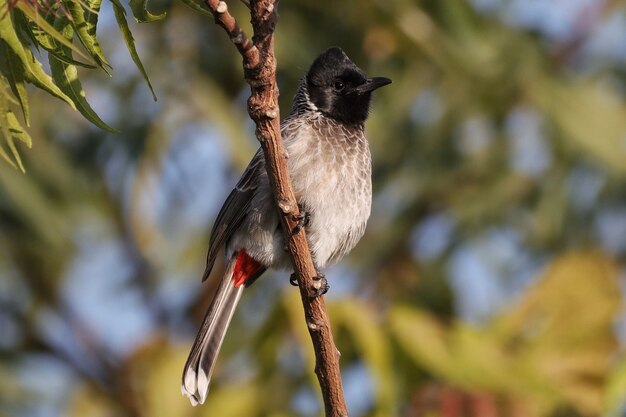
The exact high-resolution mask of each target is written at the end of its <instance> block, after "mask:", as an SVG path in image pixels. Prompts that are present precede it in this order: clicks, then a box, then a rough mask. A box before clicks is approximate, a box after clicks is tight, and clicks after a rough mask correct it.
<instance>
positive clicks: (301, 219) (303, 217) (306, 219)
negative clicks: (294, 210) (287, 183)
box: [291, 204, 311, 235]
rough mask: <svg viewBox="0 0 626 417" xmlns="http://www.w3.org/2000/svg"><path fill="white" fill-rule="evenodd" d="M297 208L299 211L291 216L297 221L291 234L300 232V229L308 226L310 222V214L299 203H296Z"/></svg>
mask: <svg viewBox="0 0 626 417" xmlns="http://www.w3.org/2000/svg"><path fill="white" fill-rule="evenodd" d="M298 209H299V211H300V213H299V214H298V215H297V216H293V219H294V220H295V221H297V222H298V224H296V227H294V228H293V230H292V231H291V234H292V235H296V234H298V233H300V230H302V228H303V227H306V226H308V225H309V223H310V222H311V215H310V214H309V213H308V212H307V211H305V210H304V209H303V208H302V206H301V205H300V204H298Z"/></svg>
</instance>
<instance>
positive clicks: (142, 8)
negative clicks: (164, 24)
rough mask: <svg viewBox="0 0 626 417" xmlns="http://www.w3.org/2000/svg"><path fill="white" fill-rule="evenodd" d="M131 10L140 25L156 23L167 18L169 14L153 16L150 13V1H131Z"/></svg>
mask: <svg viewBox="0 0 626 417" xmlns="http://www.w3.org/2000/svg"><path fill="white" fill-rule="evenodd" d="M129 4H130V9H131V10H132V12H133V16H135V20H136V21H137V22H139V23H146V22H154V21H155V20H161V19H163V18H165V16H166V15H167V13H165V12H163V13H161V14H152V13H150V12H149V11H148V0H130V2H129Z"/></svg>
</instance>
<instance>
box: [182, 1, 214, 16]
mask: <svg viewBox="0 0 626 417" xmlns="http://www.w3.org/2000/svg"><path fill="white" fill-rule="evenodd" d="M183 3H184V4H185V5H187V6H188V7H190V8H192V9H193V10H195V11H196V12H199V13H201V14H203V15H205V16H208V17H213V13H211V12H210V11H209V10H208V9H207V8H206V7H203V6H202V5H201V4H200V3H198V2H197V1H194V0H183Z"/></svg>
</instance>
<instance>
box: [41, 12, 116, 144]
mask: <svg viewBox="0 0 626 417" xmlns="http://www.w3.org/2000/svg"><path fill="white" fill-rule="evenodd" d="M55 28H58V29H61V31H62V33H63V36H65V37H66V38H67V39H72V37H73V36H74V29H73V28H72V25H71V24H70V23H69V22H68V19H67V18H66V17H65V16H59V17H58V18H57V21H56V22H55ZM57 47H58V49H59V50H60V51H61V53H62V54H63V55H66V54H70V55H71V51H70V50H68V49H67V48H65V46H63V45H57ZM48 60H49V62H50V70H51V71H52V77H53V78H54V81H55V82H56V84H57V85H58V86H59V87H60V88H61V90H63V92H64V93H65V94H67V95H68V96H69V97H71V99H72V101H73V102H74V104H75V105H76V109H77V110H78V111H79V112H80V113H81V114H82V115H83V116H85V118H86V119H87V120H89V121H90V122H91V123H93V124H94V125H96V126H98V127H99V128H101V129H104V130H107V131H109V132H112V133H117V132H118V131H117V130H116V129H114V128H112V127H111V126H109V125H108V124H106V123H105V122H104V121H103V120H102V119H101V118H100V116H98V114H97V113H96V112H95V111H94V110H93V109H92V108H91V106H90V105H89V103H88V102H87V99H86V98H85V90H83V86H82V84H81V82H80V80H79V79H78V70H77V68H76V66H75V65H71V64H67V63H65V62H62V61H60V60H59V59H58V58H56V56H54V55H49V56H48Z"/></svg>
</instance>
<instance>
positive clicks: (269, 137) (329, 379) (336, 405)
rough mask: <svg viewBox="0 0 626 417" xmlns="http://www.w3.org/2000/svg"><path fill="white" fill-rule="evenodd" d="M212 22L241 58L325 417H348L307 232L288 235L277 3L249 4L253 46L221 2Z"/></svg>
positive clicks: (292, 211) (291, 209)
mask: <svg viewBox="0 0 626 417" xmlns="http://www.w3.org/2000/svg"><path fill="white" fill-rule="evenodd" d="M205 2H206V5H207V6H208V7H209V9H210V10H211V12H212V13H213V16H215V21H216V23H217V24H218V25H220V26H221V27H222V28H224V30H226V32H227V33H228V35H229V36H230V39H231V40H232V41H233V43H234V44H235V46H237V49H238V51H239V53H240V54H241V56H242V57H243V66H244V75H245V78H246V81H247V82H248V84H249V85H250V88H251V95H250V98H249V99H248V113H249V114H250V117H251V118H252V120H253V121H254V122H255V124H256V137H257V139H258V140H259V142H261V147H262V148H263V154H264V156H265V161H266V164H265V166H266V168H267V173H268V176H269V179H270V183H271V186H272V190H273V192H274V197H275V200H276V204H277V206H278V208H279V212H280V214H281V216H280V217H281V224H282V228H283V235H284V238H285V242H286V246H287V248H288V249H289V253H290V255H291V259H292V261H293V265H294V271H295V272H296V276H297V278H298V284H299V286H300V295H301V298H302V304H303V306H304V314H305V319H306V323H307V327H308V329H309V334H310V335H311V340H312V342H313V347H314V349H315V361H316V363H315V373H316V374H317V378H318V380H319V384H320V388H321V390H322V396H323V397H324V406H325V409H326V416H327V417H347V416H348V411H347V407H346V403H345V399H344V395H343V387H342V384H341V373H340V370H339V352H338V350H337V348H336V347H335V342H334V341H333V336H332V332H331V328H330V322H329V320H328V314H327V312H326V305H325V303H324V299H323V297H317V298H312V295H313V294H314V293H315V291H316V288H315V286H314V280H313V277H315V276H316V275H317V272H316V270H315V266H314V265H313V260H312V259H311V252H310V250H309V245H308V243H307V240H306V235H305V231H304V230H301V231H300V232H299V233H292V232H291V231H292V230H294V228H295V227H296V225H297V220H296V218H297V216H298V215H299V209H298V204H297V202H296V198H295V196H294V193H293V190H292V188H291V181H290V179H289V175H288V173H287V165H286V161H285V150H284V148H283V143H282V140H281V136H280V120H279V118H280V117H279V116H280V112H279V108H278V87H277V86H276V59H275V57H274V29H275V27H276V22H277V20H278V14H277V10H276V8H277V6H278V0H251V1H250V14H251V16H252V28H253V30H254V36H253V38H252V42H250V41H249V39H248V38H247V37H246V35H245V34H244V32H243V30H242V29H241V27H240V26H239V25H238V24H237V22H236V21H235V19H234V18H233V16H232V15H231V14H230V13H228V7H227V5H226V3H225V2H223V1H218V0H205Z"/></svg>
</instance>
